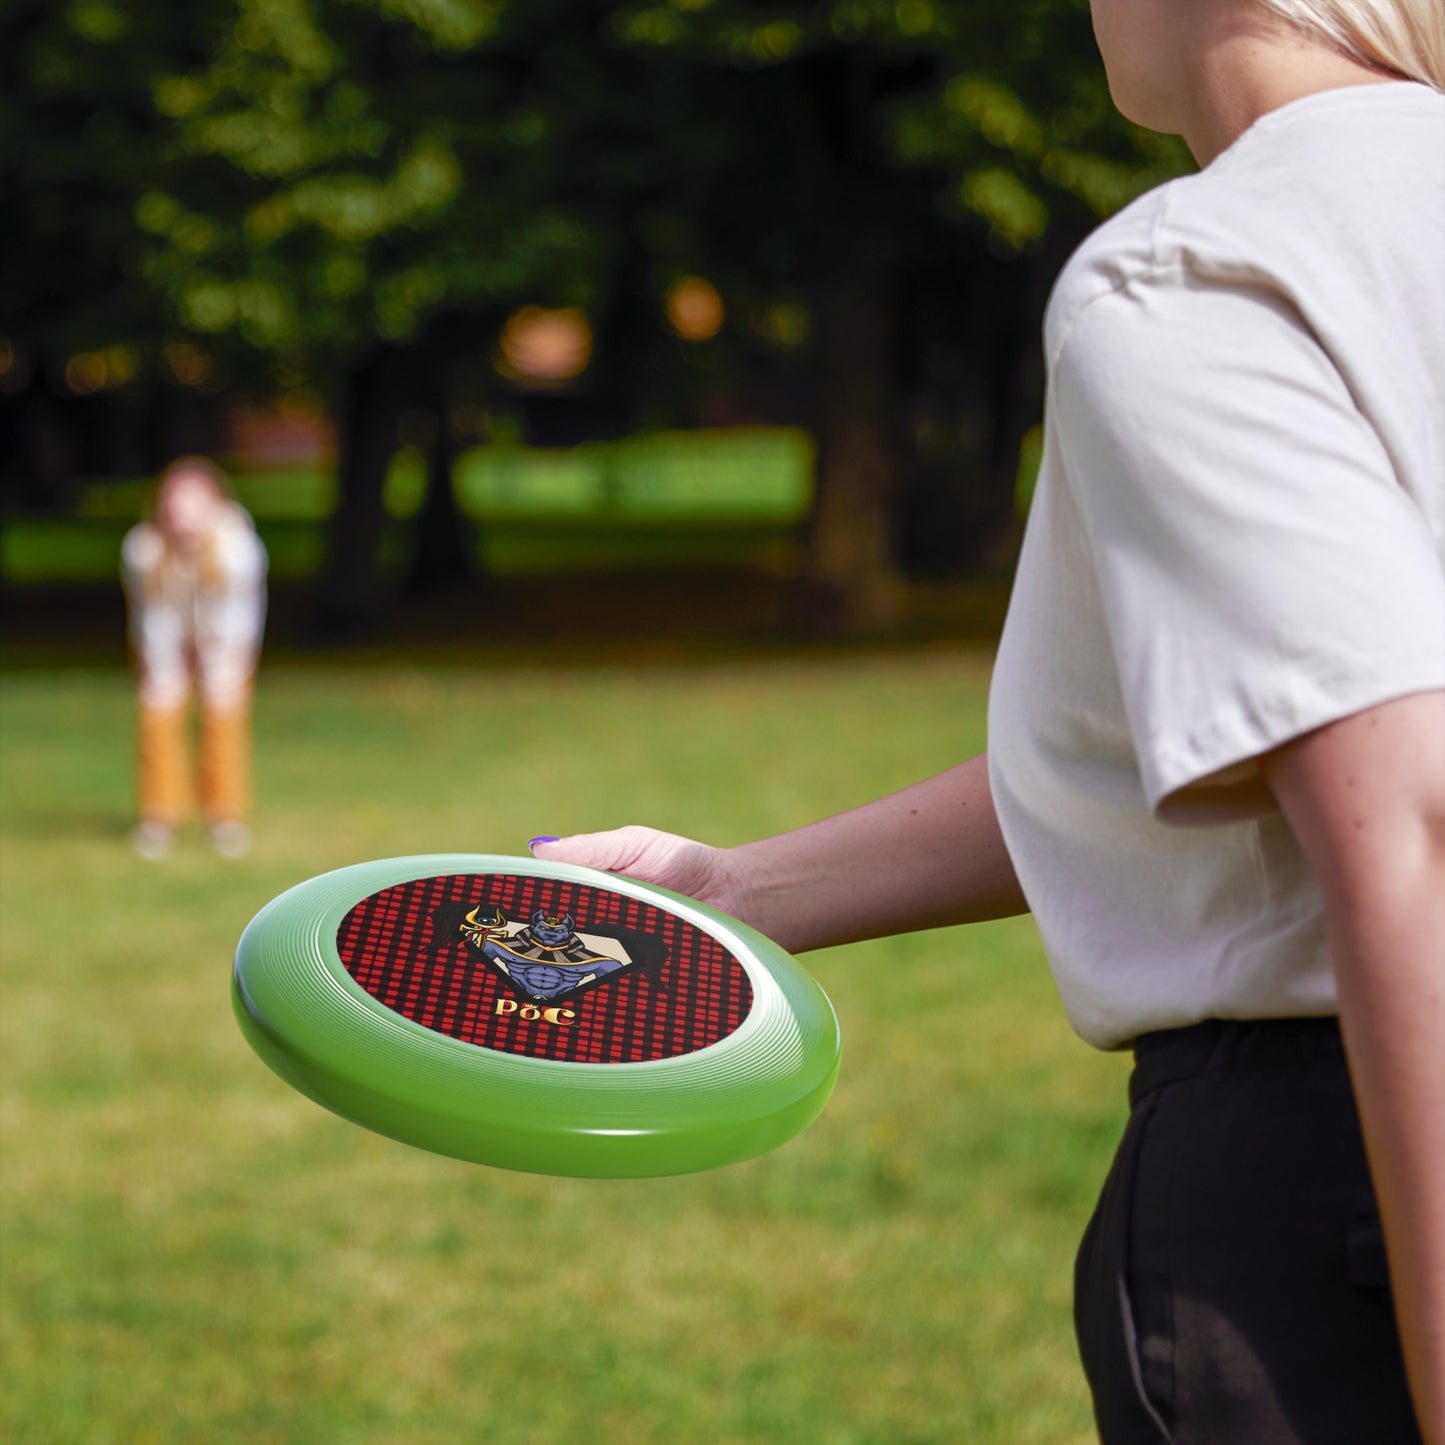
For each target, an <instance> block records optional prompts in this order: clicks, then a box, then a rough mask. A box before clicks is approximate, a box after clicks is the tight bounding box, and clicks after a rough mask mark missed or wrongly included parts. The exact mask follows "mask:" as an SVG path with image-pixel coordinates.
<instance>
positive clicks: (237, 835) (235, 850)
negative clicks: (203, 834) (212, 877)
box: [211, 821, 251, 858]
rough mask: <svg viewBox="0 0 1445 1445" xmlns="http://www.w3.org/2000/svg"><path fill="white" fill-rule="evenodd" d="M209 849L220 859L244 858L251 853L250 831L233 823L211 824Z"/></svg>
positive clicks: (241, 824) (243, 825)
mask: <svg viewBox="0 0 1445 1445" xmlns="http://www.w3.org/2000/svg"><path fill="white" fill-rule="evenodd" d="M211 847H212V848H214V849H215V850H216V852H217V853H218V854H220V856H221V857H222V858H244V857H245V856H246V854H247V853H249V852H250V851H251V830H250V829H249V828H248V827H247V826H246V825H245V824H244V823H237V822H234V821H231V822H225V823H212V824H211Z"/></svg>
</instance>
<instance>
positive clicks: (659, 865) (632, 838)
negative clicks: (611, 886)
mask: <svg viewBox="0 0 1445 1445" xmlns="http://www.w3.org/2000/svg"><path fill="white" fill-rule="evenodd" d="M532 853H533V856H535V857H537V858H542V859H545V860H546V861H547V862H549V863H576V864H578V865H580V866H581V867H584V868H598V869H600V870H601V871H602V872H604V873H625V874H626V875H627V876H628V877H629V878H637V879H639V880H640V881H642V882H643V883H655V884H657V885H658V887H660V888H670V889H672V891H673V892H674V893H685V894H686V895H687V896H688V897H689V898H696V899H697V901H698V902H699V903H707V904H710V905H711V906H712V907H714V908H720V909H722V910H723V912H724V913H731V914H732V915H733V917H735V918H741V919H742V920H743V921H744V922H749V921H750V920H749V919H748V916H747V910H748V900H747V889H746V886H745V883H744V880H743V879H742V878H741V876H740V874H741V870H740V869H739V867H738V866H737V863H736V861H735V860H734V858H733V855H732V854H731V853H729V852H728V851H726V850H725V849H722V848H712V847H709V846H708V845H707V844H706V843H697V842H694V841H693V839H691V838H680V837H678V835H677V834H676V833H660V832H658V831H657V829H656V828H641V827H638V826H637V825H635V824H633V825H631V826H629V827H626V828H613V829H610V830H609V831H608V832H605V833H575V834H573V835H572V837H570V838H554V839H550V840H544V839H540V838H539V839H536V840H535V841H534V842H533V845H532Z"/></svg>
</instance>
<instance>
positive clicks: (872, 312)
mask: <svg viewBox="0 0 1445 1445" xmlns="http://www.w3.org/2000/svg"><path fill="white" fill-rule="evenodd" d="M780 81H781V83H782V84H783V85H784V87H785V89H784V93H783V114H784V116H785V118H786V124H787V131H788V136H789V140H790V142H791V152H792V158H793V175H794V180H795V186H794V195H795V199H796V204H797V205H798V208H799V215H798V220H799V223H800V227H801V231H800V234H801V235H802V236H803V237H804V238H805V250H804V253H803V254H802V255H801V256H800V257H799V261H800V264H801V266H802V269H803V274H804V275H805V276H806V278H807V279H806V280H805V283H804V284H805V285H806V286H807V292H808V299H809V302H810V304H811V309H812V315H813V328H814V330H813V338H812V346H813V358H814V360H813V367H812V372H813V407H812V411H813V430H814V435H815V437H816V440H817V443H818V467H817V490H816V494H815V498H814V504H813V514H812V518H811V520H810V525H809V531H808V576H807V582H808V584H809V593H810V601H811V603H812V608H813V614H814V615H813V620H814V621H815V622H822V623H824V624H825V625H828V626H831V627H834V628H841V629H843V630H846V631H850V632H859V633H865V634H866V633H873V634H876V633H879V632H885V631H887V630H888V629H890V628H891V627H892V626H893V625H894V624H895V623H896V622H897V620H898V618H899V616H900V614H901V612H902V604H903V586H902V573H901V572H900V570H899V567H898V562H897V558H896V549H895V546H894V534H895V525H894V508H895V502H896V494H897V490H898V461H897V454H896V449H895V446H894V444H893V443H894V438H893V435H892V432H893V428H894V419H893V418H894V411H895V408H894V406H893V397H892V393H893V390H894V377H893V366H894V362H895V359H896V357H895V351H896V346H895V343H896V337H897V331H896V318H895V316H894V314H893V308H894V304H895V301H896V297H895V295H894V292H895V289H896V286H897V280H898V276H899V272H900V260H899V254H898V244H899V243H898V240H897V239H896V238H895V236H894V234H893V227H894V225H895V224H896V220H895V214H896V207H895V205H894V200H895V198H894V197H893V195H892V194H891V190H890V187H889V185H888V183H887V182H886V181H885V180H884V179H883V178H882V177H881V176H880V175H879V173H878V172H877V170H876V169H875V167H874V164H873V159H872V144H873V143H872V139H871V136H870V135H869V134H868V126H867V116H868V114H869V111H870V107H871V104H872V102H873V100H874V99H875V96H874V91H875V88H876V86H877V84H878V77H877V75H876V74H875V72H874V70H873V69H872V68H871V66H870V64H869V63H868V62H867V61H866V60H860V59H859V57H857V56H856V55H853V54H851V53H850V54H844V55H833V56H820V57H817V58H816V59H815V60H813V61H811V62H807V63H804V64H800V65H797V66H786V67H781V68H780Z"/></svg>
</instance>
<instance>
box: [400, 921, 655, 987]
mask: <svg viewBox="0 0 1445 1445" xmlns="http://www.w3.org/2000/svg"><path fill="white" fill-rule="evenodd" d="M431 922H432V936H431V942H430V945H429V948H428V951H429V952H431V953H437V952H439V951H441V950H442V949H445V948H448V947H452V946H455V945H456V944H459V943H460V944H462V945H463V946H464V947H465V948H466V950H467V952H468V953H469V954H479V955H480V956H481V958H482V959H483V960H484V962H485V963H486V965H487V967H488V968H489V969H490V970H491V971H492V972H493V973H494V974H496V975H497V976H498V977H499V978H501V979H503V980H505V982H506V983H507V984H508V985H509V986H510V987H511V989H512V990H513V991H514V992H515V993H517V994H519V995H520V996H521V997H522V998H525V999H527V1000H529V1001H539V1000H546V1001H547V1002H549V1003H550V1002H554V1001H555V1000H557V999H561V998H574V997H576V996H577V995H578V994H580V993H584V992H586V991H587V990H588V989H590V988H592V987H595V986H596V985H599V984H603V983H607V982H610V981H612V980H613V979H616V978H618V977H620V976H622V975H623V974H624V973H625V972H627V971H628V970H630V969H636V970H637V971H638V972H639V973H641V974H642V975H643V976H644V977H645V978H646V979H647V980H648V982H649V983H650V984H651V985H652V987H654V988H656V989H658V990H659V991H660V992H664V993H665V992H666V991H667V990H666V989H665V988H663V985H662V982H661V980H660V978H659V976H658V975H659V972H660V970H661V968H662V965H663V964H664V963H665V962H666V961H667V949H666V947H665V946H664V945H663V944H662V943H661V942H660V940H658V939H656V938H653V937H651V936H649V935H647V934H644V933H638V932H635V931H634V930H631V929H622V928H613V927H600V928H591V929H589V930H588V932H587V933H585V934H583V933H580V932H579V931H578V929H577V924H576V921H575V920H574V919H573V917H572V915H571V914H570V913H566V912H562V911H559V910H556V909H548V908H538V909H536V910H534V911H533V913H532V916H531V919H530V920H529V921H528V922H527V923H526V924H515V923H512V922H510V921H509V920H508V918H507V916H506V914H504V913H503V912H502V909H501V908H500V907H499V906H498V905H497V904H495V903H492V902H489V901H487V900H483V901H482V902H479V903H476V904H473V905H471V906H468V905H467V904H465V903H460V904H459V903H443V904H440V905H439V906H438V907H436V908H435V909H433V910H432V920H431Z"/></svg>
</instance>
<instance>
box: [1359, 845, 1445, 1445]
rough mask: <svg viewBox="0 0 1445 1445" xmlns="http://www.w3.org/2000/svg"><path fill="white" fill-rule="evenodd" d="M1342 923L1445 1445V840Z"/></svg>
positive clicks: (1398, 1260) (1432, 1401)
mask: <svg viewBox="0 0 1445 1445" xmlns="http://www.w3.org/2000/svg"><path fill="white" fill-rule="evenodd" d="M1332 922H1333V927H1332V930H1331V934H1332V937H1331V941H1332V947H1333V956H1334V964H1335V978H1336V983H1337V987H1338V990H1339V1006H1340V1023H1341V1027H1342V1029H1343V1031H1344V1036H1345V1047H1346V1050H1347V1052H1348V1054H1349V1060H1350V1076H1351V1078H1352V1080H1353V1082H1354V1086H1355V1097H1356V1100H1357V1102H1358V1105H1359V1110H1360V1118H1361V1122H1362V1124H1363V1126H1364V1131H1365V1143H1366V1147H1367V1149H1368V1151H1369V1156H1370V1173H1371V1176H1372V1178H1373V1179H1374V1183H1375V1193H1376V1195H1377V1197H1378V1199H1379V1205H1380V1218H1381V1221H1382V1223H1383V1224H1384V1229H1385V1241H1386V1246H1387V1248H1388V1252H1389V1257H1390V1280H1391V1285H1392V1288H1393V1291H1394V1296H1395V1314H1396V1318H1397V1319H1398V1320H1399V1324H1400V1339H1401V1342H1402V1344H1403V1346H1404V1350H1405V1363H1406V1367H1407V1369H1408V1371H1409V1375H1410V1382H1411V1387H1412V1390H1413V1392H1414V1396H1415V1404H1416V1409H1417V1411H1418V1413H1419V1415H1420V1424H1421V1428H1422V1430H1423V1432H1424V1436H1425V1440H1426V1441H1427V1445H1445V844H1440V845H1438V846H1437V847H1436V848H1435V849H1434V850H1433V852H1426V853H1423V854H1422V855H1421V856H1420V857H1419V858H1418V860H1417V863H1416V866H1415V868H1413V869H1411V868H1409V867H1408V866H1406V867H1405V868H1403V869H1402V876H1400V877H1399V878H1398V879H1397V880H1396V883H1395V886H1394V887H1393V888H1392V889H1391V892H1390V895H1389V896H1388V897H1386V898H1383V899H1375V900H1370V901H1369V902H1366V903H1363V904H1359V903H1357V904H1356V906H1355V907H1354V908H1352V909H1350V910H1349V912H1348V914H1347V916H1345V917H1343V918H1337V919H1335V920H1333V921H1332Z"/></svg>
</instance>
